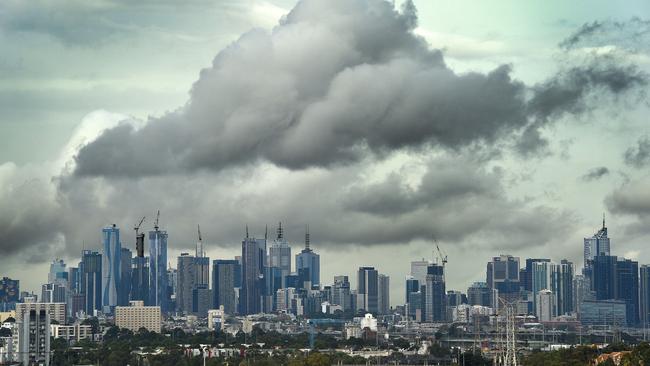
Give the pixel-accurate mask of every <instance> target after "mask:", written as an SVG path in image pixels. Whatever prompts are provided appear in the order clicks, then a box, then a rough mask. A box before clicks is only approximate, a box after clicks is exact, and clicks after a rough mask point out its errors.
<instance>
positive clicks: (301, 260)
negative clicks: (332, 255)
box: [296, 228, 320, 289]
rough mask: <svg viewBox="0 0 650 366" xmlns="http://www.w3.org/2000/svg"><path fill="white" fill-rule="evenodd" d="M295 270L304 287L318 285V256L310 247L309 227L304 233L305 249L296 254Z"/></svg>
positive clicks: (309, 287)
mask: <svg viewBox="0 0 650 366" xmlns="http://www.w3.org/2000/svg"><path fill="white" fill-rule="evenodd" d="M296 272H297V273H298V276H300V278H301V280H302V282H303V286H304V287H305V288H308V289H311V287H312V286H316V285H320V256H319V255H318V254H316V252H314V251H313V250H312V249H311V247H310V237H309V228H307V232H306V233H305V249H303V250H302V251H301V252H300V253H298V254H296Z"/></svg>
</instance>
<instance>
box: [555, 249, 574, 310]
mask: <svg viewBox="0 0 650 366" xmlns="http://www.w3.org/2000/svg"><path fill="white" fill-rule="evenodd" d="M573 273H574V269H573V263H571V262H569V261H567V260H566V259H563V260H562V261H560V263H559V264H555V263H554V264H551V287H550V290H551V291H553V294H554V297H555V299H554V300H555V309H556V312H555V313H556V314H557V315H565V314H568V313H570V312H572V311H573V310H574V307H573V297H574V294H573V292H574V290H573Z"/></svg>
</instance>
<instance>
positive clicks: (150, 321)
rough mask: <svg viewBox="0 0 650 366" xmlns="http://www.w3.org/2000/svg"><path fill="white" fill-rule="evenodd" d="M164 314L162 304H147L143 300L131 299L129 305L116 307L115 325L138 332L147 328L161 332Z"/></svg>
mask: <svg viewBox="0 0 650 366" xmlns="http://www.w3.org/2000/svg"><path fill="white" fill-rule="evenodd" d="M161 323H162V314H161V310H160V306H145V305H144V302H142V301H131V302H130V303H129V306H118V307H116V308H115V325H116V326H117V327H119V328H125V329H129V330H131V331H132V332H138V331H139V330H140V328H145V329H146V330H148V331H150V332H156V333H160V327H161Z"/></svg>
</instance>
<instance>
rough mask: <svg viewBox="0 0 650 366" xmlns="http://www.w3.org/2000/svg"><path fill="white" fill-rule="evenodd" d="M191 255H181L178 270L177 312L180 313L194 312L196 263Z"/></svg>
mask: <svg viewBox="0 0 650 366" xmlns="http://www.w3.org/2000/svg"><path fill="white" fill-rule="evenodd" d="M195 259H196V258H195V257H193V256H191V255H189V253H181V255H180V257H178V260H177V265H176V269H177V271H178V289H177V291H178V293H177V294H176V310H177V311H178V312H180V313H190V312H191V311H192V290H194V288H195V285H196V268H195V265H196V261H195Z"/></svg>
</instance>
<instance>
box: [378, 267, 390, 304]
mask: <svg viewBox="0 0 650 366" xmlns="http://www.w3.org/2000/svg"><path fill="white" fill-rule="evenodd" d="M377 280H378V284H377V287H378V304H377V305H378V308H379V314H389V313H390V277H389V276H387V275H383V274H380V275H379V276H378V278H377Z"/></svg>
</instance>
